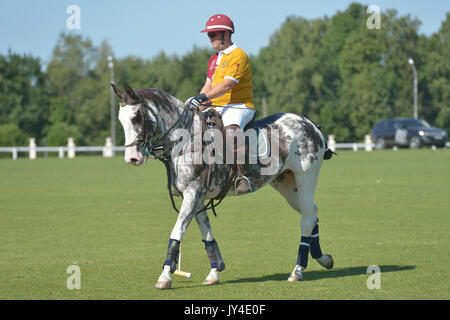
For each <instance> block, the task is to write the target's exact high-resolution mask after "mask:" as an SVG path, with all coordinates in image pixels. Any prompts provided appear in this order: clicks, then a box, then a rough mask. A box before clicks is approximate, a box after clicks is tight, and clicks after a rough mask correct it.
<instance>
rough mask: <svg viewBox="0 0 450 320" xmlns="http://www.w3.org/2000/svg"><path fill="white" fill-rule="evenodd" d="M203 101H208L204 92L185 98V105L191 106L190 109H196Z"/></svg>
mask: <svg viewBox="0 0 450 320" xmlns="http://www.w3.org/2000/svg"><path fill="white" fill-rule="evenodd" d="M205 101H208V97H207V96H206V94H204V93H202V94H200V95H198V96H195V97H191V98H189V99H187V100H186V102H185V105H186V106H188V107H189V108H191V109H192V110H194V109H195V110H196V109H198V107H199V106H200V105H201V104H202V103H203V102H205Z"/></svg>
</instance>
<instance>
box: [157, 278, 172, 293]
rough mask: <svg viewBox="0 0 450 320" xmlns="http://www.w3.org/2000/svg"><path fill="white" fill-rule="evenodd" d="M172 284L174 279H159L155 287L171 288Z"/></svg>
mask: <svg viewBox="0 0 450 320" xmlns="http://www.w3.org/2000/svg"><path fill="white" fill-rule="evenodd" d="M171 286H172V280H171V279H169V280H158V281H157V282H156V284H155V288H157V289H161V290H162V289H170V287H171Z"/></svg>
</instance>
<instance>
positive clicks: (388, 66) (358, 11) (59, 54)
mask: <svg viewBox="0 0 450 320" xmlns="http://www.w3.org/2000/svg"><path fill="white" fill-rule="evenodd" d="M366 9H367V7H366V6H363V5H361V4H357V3H354V4H352V5H350V6H349V7H348V8H347V10H345V11H343V12H337V13H336V14H335V15H334V16H333V17H331V18H327V17H325V18H322V19H315V20H307V19H304V18H301V17H295V16H291V17H288V18H287V19H286V21H285V22H284V23H283V24H282V25H281V27H280V29H278V30H277V31H275V33H274V34H273V35H272V36H271V38H270V42H269V44H268V46H267V47H265V48H263V49H261V51H260V52H259V53H258V55H256V56H251V57H250V59H251V63H252V70H253V81H254V83H253V85H254V88H253V92H254V97H255V102H256V106H257V111H258V117H261V116H262V115H263V112H262V110H263V107H262V106H263V105H264V106H266V108H265V109H266V110H267V113H268V114H270V113H275V112H280V111H283V112H293V113H297V114H303V115H305V116H307V117H309V118H310V119H312V120H313V121H315V122H319V123H321V124H322V126H323V127H324V129H323V131H324V133H325V134H334V135H335V137H336V140H337V141H357V140H361V139H363V137H364V135H365V134H367V133H369V132H370V130H371V128H372V126H373V124H374V123H375V122H376V121H378V120H379V119H381V118H387V117H401V116H412V114H413V73H412V69H411V66H410V65H409V64H408V58H410V57H411V58H413V59H414V63H415V66H416V69H417V71H418V79H419V90H418V91H419V95H418V101H419V103H418V106H419V108H418V109H419V117H421V118H424V119H426V120H427V121H428V122H430V123H431V124H433V125H435V126H440V127H444V128H446V129H447V131H449V132H450V106H449V104H450V102H449V101H450V63H449V57H450V12H449V13H447V16H446V20H445V21H444V22H443V23H442V25H441V27H440V29H439V31H438V32H436V33H434V34H432V35H431V36H424V35H419V34H418V29H419V26H420V21H419V20H417V19H413V18H411V17H410V16H398V15H397V13H396V11H395V10H389V11H387V12H383V13H382V16H381V29H373V30H370V29H368V28H367V26H366V20H367V19H368V17H369V14H367V13H366ZM249 32H250V31H249ZM238 45H239V46H241V47H242V48H243V49H245V43H238ZM211 54H212V51H211V50H210V49H208V48H197V47H194V48H193V49H192V50H191V51H190V52H189V53H187V54H186V55H184V56H177V55H172V56H168V55H166V54H165V53H164V52H161V53H160V54H158V55H157V56H155V57H153V58H151V59H144V58H142V57H136V56H127V57H125V58H123V59H118V60H114V66H115V68H114V71H115V80H116V83H118V84H119V85H123V84H124V83H130V84H131V85H132V86H133V87H136V88H144V87H153V88H158V89H161V90H164V91H166V92H168V93H170V94H172V95H174V96H176V97H178V98H179V99H180V100H183V101H184V100H185V99H187V98H188V97H190V96H192V95H195V94H197V92H198V91H199V90H200V88H201V86H202V85H203V82H204V80H205V75H206V66H207V62H208V59H209V57H210V55H211ZM109 55H113V52H112V49H111V47H110V45H109V44H108V43H107V42H106V41H105V42H103V43H101V44H100V45H99V46H95V45H94V44H93V43H92V41H91V40H90V39H87V38H84V37H82V36H80V35H74V34H70V33H62V34H61V35H60V37H59V39H58V41H57V43H56V46H55V48H54V50H53V54H52V58H51V60H50V61H49V62H48V64H47V65H46V66H43V63H42V61H41V60H40V59H39V58H36V57H33V56H30V55H19V54H15V53H13V52H9V53H8V54H7V55H0V145H2V146H7V145H26V144H27V143H28V138H29V137H35V138H36V139H37V143H38V144H39V145H42V144H43V139H44V137H45V139H46V143H47V144H48V145H65V144H66V143H67V137H69V136H71V137H74V138H75V142H76V144H77V145H103V144H104V142H105V137H107V136H110V87H109V83H110V69H109V67H108V59H107V57H108V56H109ZM116 128H117V139H118V144H120V143H123V132H122V129H121V126H120V124H119V123H117V124H116Z"/></svg>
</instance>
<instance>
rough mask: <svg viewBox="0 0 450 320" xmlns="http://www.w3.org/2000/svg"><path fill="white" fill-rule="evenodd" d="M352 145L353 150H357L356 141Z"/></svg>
mask: <svg viewBox="0 0 450 320" xmlns="http://www.w3.org/2000/svg"><path fill="white" fill-rule="evenodd" d="M352 147H353V151H354V152H357V151H358V144H357V143H354V144H352Z"/></svg>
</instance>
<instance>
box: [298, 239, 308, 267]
mask: <svg viewBox="0 0 450 320" xmlns="http://www.w3.org/2000/svg"><path fill="white" fill-rule="evenodd" d="M310 243H311V237H302V238H301V240H300V246H299V247H298V258H297V265H299V266H301V267H303V268H304V269H306V267H307V266H308V255H309V247H310Z"/></svg>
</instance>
